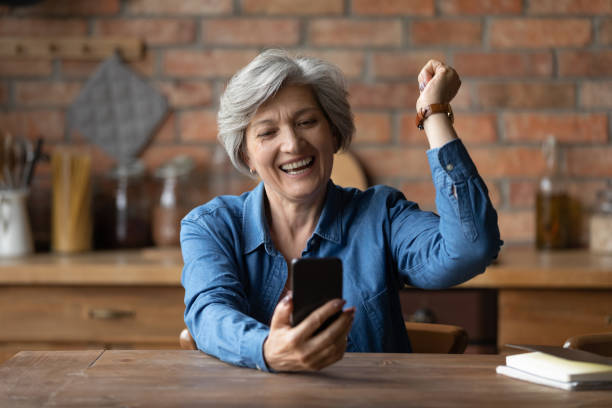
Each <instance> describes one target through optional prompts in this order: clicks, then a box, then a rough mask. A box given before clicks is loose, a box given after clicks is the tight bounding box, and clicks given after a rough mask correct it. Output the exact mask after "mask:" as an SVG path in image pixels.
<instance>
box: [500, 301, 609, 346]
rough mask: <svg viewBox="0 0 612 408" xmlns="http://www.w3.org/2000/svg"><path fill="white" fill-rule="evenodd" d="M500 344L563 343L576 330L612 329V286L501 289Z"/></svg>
mask: <svg viewBox="0 0 612 408" xmlns="http://www.w3.org/2000/svg"><path fill="white" fill-rule="evenodd" d="M498 327H499V335H498V345H499V346H500V347H501V346H503V345H504V344H506V343H527V344H547V345H554V346H561V345H563V343H564V342H565V340H567V339H568V338H569V337H572V336H575V335H577V334H585V333H598V332H600V333H601V332H606V331H611V330H612V291H610V290H554V291H553V290H502V291H500V293H499V322H498Z"/></svg>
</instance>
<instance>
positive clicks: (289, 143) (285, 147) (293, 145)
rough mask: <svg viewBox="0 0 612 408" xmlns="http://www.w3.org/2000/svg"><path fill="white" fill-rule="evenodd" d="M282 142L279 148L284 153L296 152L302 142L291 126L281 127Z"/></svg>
mask: <svg viewBox="0 0 612 408" xmlns="http://www.w3.org/2000/svg"><path fill="white" fill-rule="evenodd" d="M280 136H281V138H282V142H281V143H282V144H281V149H282V151H283V152H285V153H297V152H298V151H299V150H300V146H301V144H302V143H303V139H302V138H301V137H300V135H299V133H298V132H296V131H295V129H294V128H293V126H284V127H283V128H282V129H281V135H280Z"/></svg>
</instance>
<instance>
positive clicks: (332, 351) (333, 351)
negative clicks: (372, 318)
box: [310, 336, 347, 370]
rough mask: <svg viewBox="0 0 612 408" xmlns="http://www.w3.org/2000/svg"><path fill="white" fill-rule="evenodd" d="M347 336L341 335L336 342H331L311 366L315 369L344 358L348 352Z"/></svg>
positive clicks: (320, 368)
mask: <svg viewBox="0 0 612 408" xmlns="http://www.w3.org/2000/svg"><path fill="white" fill-rule="evenodd" d="M346 346H347V337H346V336H342V337H340V338H339V339H338V340H337V341H336V342H335V343H332V344H330V345H329V346H328V347H326V348H325V349H324V350H323V351H322V352H321V353H319V354H318V355H316V356H315V360H313V361H312V362H311V363H310V366H311V367H312V368H313V369H315V370H322V369H323V368H325V367H327V366H329V365H332V364H334V363H335V362H337V361H339V360H341V359H342V357H343V356H344V353H345V352H346Z"/></svg>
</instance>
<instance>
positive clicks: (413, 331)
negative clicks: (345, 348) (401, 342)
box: [179, 322, 468, 354]
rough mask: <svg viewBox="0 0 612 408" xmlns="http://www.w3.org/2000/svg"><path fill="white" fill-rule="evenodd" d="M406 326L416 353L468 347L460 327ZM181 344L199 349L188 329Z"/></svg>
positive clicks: (456, 351)
mask: <svg viewBox="0 0 612 408" xmlns="http://www.w3.org/2000/svg"><path fill="white" fill-rule="evenodd" d="M404 324H405V325H406V331H407V332H408V338H410V343H411V344H412V351H413V352H414V353H442V354H462V353H463V352H464V351H465V348H466V347H467V342H468V335H467V332H466V331H465V330H464V329H463V328H461V327H459V326H452V325H449V324H430V323H415V322H405V323H404ZM179 343H180V344H181V348H182V349H184V350H196V349H197V346H196V344H195V341H194V340H193V338H192V337H191V334H190V333H189V330H187V329H183V331H182V332H181V334H180V336H179Z"/></svg>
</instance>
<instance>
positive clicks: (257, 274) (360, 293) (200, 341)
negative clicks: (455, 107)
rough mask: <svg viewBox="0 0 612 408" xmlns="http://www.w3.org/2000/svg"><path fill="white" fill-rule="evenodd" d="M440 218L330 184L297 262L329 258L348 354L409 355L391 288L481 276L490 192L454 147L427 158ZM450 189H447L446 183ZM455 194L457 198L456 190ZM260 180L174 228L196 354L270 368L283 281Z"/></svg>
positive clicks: (494, 246)
mask: <svg viewBox="0 0 612 408" xmlns="http://www.w3.org/2000/svg"><path fill="white" fill-rule="evenodd" d="M427 155H428V159H429V165H430V167H431V171H432V175H433V181H434V185H435V188H436V206H437V208H438V211H439V216H438V215H436V214H434V213H431V212H425V211H421V210H420V209H419V208H418V206H417V204H415V203H413V202H411V201H407V200H406V199H405V197H404V196H403V194H402V193H401V192H399V191H397V190H395V189H393V188H390V187H386V186H375V187H371V188H369V189H367V190H365V191H360V190H357V189H353V188H341V187H339V186H336V185H334V184H333V183H332V182H331V181H330V182H329V183H328V186H327V196H326V198H325V203H324V207H323V211H322V213H321V216H320V219H319V221H318V224H317V227H316V229H315V231H314V233H313V234H312V236H311V237H310V239H309V240H308V243H307V245H306V248H305V249H304V251H303V253H302V256H303V257H338V258H340V259H341V260H342V263H343V269H344V278H343V279H344V281H343V297H344V299H346V301H347V304H346V306H347V307H350V306H355V307H356V312H355V319H354V322H353V326H352V329H351V331H350V333H349V338H348V346H347V351H352V352H394V353H397V352H410V351H411V349H410V342H409V340H408V336H407V334H406V330H405V328H404V321H403V318H402V312H401V307H400V300H399V293H398V292H399V290H400V289H401V288H402V287H403V286H404V284H409V285H412V286H416V287H420V288H426V289H439V288H446V287H449V286H452V285H456V284H458V283H461V282H464V281H466V280H468V279H470V278H472V277H473V276H475V275H477V274H479V273H482V272H483V271H484V270H485V268H486V266H487V265H488V264H489V263H490V262H491V261H492V260H493V259H494V258H495V257H496V256H497V253H498V251H499V248H500V245H501V244H502V242H501V241H500V239H499V238H500V237H499V230H498V227H497V213H496V212H495V210H494V209H493V207H492V205H491V202H490V200H489V197H488V191H487V187H486V186H485V184H484V183H483V181H482V179H481V178H480V176H479V175H478V173H477V172H476V168H475V167H474V164H473V163H472V161H471V159H470V157H469V156H468V153H467V151H466V150H465V147H464V146H463V144H462V142H461V141H460V140H455V141H452V142H450V143H447V144H446V145H444V146H443V147H441V148H439V149H432V150H429V151H428V152H427ZM453 186H454V188H453ZM455 191H456V197H455V193H454V192H455ZM264 195H265V190H264V186H263V183H260V184H259V185H258V186H257V187H256V188H255V189H254V190H252V191H250V192H247V193H244V194H242V195H241V196H222V197H217V198H215V199H213V200H212V201H210V202H208V203H207V204H204V205H202V206H199V207H197V208H195V209H194V210H192V211H191V212H190V213H189V214H188V215H187V216H186V217H185V218H184V219H183V221H182V224H181V247H182V251H183V259H184V268H183V275H182V283H183V286H184V287H185V323H186V325H187V327H188V328H189V331H190V332H191V334H192V335H193V337H194V339H195V341H196V343H197V345H198V348H199V349H200V350H202V351H204V352H206V353H208V354H211V355H213V356H216V357H218V358H220V359H221V360H223V361H226V362H228V363H231V364H235V365H240V366H247V367H255V368H258V369H261V370H269V369H268V367H267V366H266V363H265V361H264V357H263V349H262V348H263V342H264V340H265V339H266V337H267V336H268V333H269V326H268V325H269V323H270V321H271V318H272V314H273V312H274V309H275V307H276V305H277V303H278V301H279V297H280V295H281V293H282V291H283V288H284V286H285V282H286V280H287V263H286V261H285V259H284V258H283V256H282V255H281V253H280V252H279V251H278V250H277V249H276V248H275V247H274V244H273V242H272V240H271V238H270V232H269V230H268V227H267V225H268V224H267V222H266V218H265V211H264V201H265V200H264Z"/></svg>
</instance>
